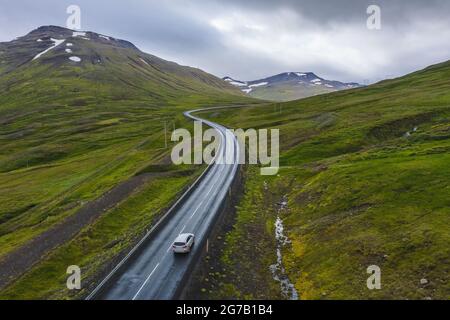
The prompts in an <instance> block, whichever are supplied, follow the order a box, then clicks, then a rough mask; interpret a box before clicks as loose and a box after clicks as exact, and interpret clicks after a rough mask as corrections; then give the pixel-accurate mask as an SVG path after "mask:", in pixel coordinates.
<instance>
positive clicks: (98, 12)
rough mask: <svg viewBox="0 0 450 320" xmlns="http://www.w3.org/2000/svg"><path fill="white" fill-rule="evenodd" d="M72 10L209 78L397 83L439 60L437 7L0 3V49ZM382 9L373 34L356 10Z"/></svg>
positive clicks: (406, 3)
mask: <svg viewBox="0 0 450 320" xmlns="http://www.w3.org/2000/svg"><path fill="white" fill-rule="evenodd" d="M70 4H77V5H79V6H80V7H81V10H82V29H84V30H92V31H96V32H99V33H103V34H107V35H111V36H114V37H118V38H123V39H127V40H130V41H132V42H134V43H135V44H136V45H137V46H138V47H140V48H141V49H142V50H144V51H146V52H149V53H152V54H155V55H159V56H161V57H162V58H166V59H170V60H174V61H176V62H179V63H182V64H187V65H192V66H196V67H199V68H202V69H204V70H206V71H208V72H211V73H214V74H216V75H218V76H224V75H231V76H234V77H236V78H241V79H254V78H259V77H264V76H267V75H270V74H273V73H278V72H283V71H291V70H292V71H314V72H316V73H318V74H319V75H321V76H324V77H328V78H334V79H338V80H346V81H351V80H355V81H363V80H364V79H371V80H372V81H373V80H376V79H378V78H384V77H386V76H387V75H394V76H395V75H400V74H403V73H406V72H410V71H413V70H415V69H418V68H422V67H425V66H427V65H429V64H432V63H436V62H439V61H441V60H446V59H448V57H449V52H450V44H449V42H448V41H447V39H449V38H450V23H449V19H448V15H449V14H450V1H447V0H429V1H422V0H378V1H377V0H372V1H367V0H339V1H336V0H328V1H323V0H322V1H317V0H316V1H312V0H311V1H306V0H278V1H268V0H246V1H243V0H242V1H239V0H227V1H218V0H204V1H193V0H191V1H189V0H168V1H156V0H153V1H148V0H147V1H144V0H130V1H120V2H119V1H107V0H98V1H92V0H91V1H88V0H78V1H76V0H70V1H66V0H55V1H50V0H41V1H32V0H23V1H20V2H19V1H8V2H5V1H3V2H2V4H1V10H0V41H9V40H11V39H13V38H14V37H17V36H21V35H23V34H25V33H27V32H29V31H30V30H32V29H34V28H36V27H38V26H40V25H49V24H56V25H62V26H64V25H65V21H66V18H67V14H66V8H67V6H68V5H70ZM370 4H377V5H379V6H380V7H381V9H382V29H381V30H379V31H370V30H368V29H367V28H366V19H367V14H366V9H367V7H368V5H370Z"/></svg>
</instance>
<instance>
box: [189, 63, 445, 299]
mask: <svg viewBox="0 0 450 320" xmlns="http://www.w3.org/2000/svg"><path fill="white" fill-rule="evenodd" d="M208 116H209V118H210V119H211V120H213V121H216V122H219V123H224V124H226V125H229V126H231V127H240V128H279V129H280V139H281V149H282V154H281V159H280V161H281V166H282V167H281V169H280V172H279V175H278V176H274V177H265V176H260V175H259V170H257V168H254V167H250V168H249V170H248V171H247V177H246V185H245V194H244V197H243V200H242V201H241V203H240V204H239V207H238V210H237V218H236V222H235V224H234V226H233V228H232V231H230V232H228V233H227V234H226V235H223V236H222V239H223V240H217V243H218V245H217V246H218V247H219V248H221V249H220V250H221V251H220V252H219V253H216V254H217V255H218V257H217V258H220V262H219V263H216V264H213V263H211V264H208V261H216V260H215V258H216V257H215V256H210V257H209V259H208V260H206V261H205V263H206V266H207V268H208V267H209V266H211V267H212V268H213V270H214V272H213V273H211V272H210V273H209V275H210V276H208V279H207V280H206V281H205V280H204V279H203V282H200V284H199V288H203V289H202V290H201V292H198V293H196V294H194V295H197V296H198V297H201V298H231V297H233V298H234V297H238V298H280V297H281V298H288V296H286V295H283V294H281V293H280V284H279V282H277V281H275V280H274V279H273V278H272V274H271V271H270V269H269V267H270V266H271V265H272V264H275V263H276V260H277V255H276V245H277V243H276V242H275V231H274V222H275V220H276V218H277V215H278V214H279V216H280V218H281V219H282V221H283V224H284V234H285V235H286V236H287V237H288V238H289V241H288V242H287V243H286V244H285V245H284V246H282V248H281V254H282V264H283V266H284V268H285V273H284V276H287V277H288V279H289V280H290V282H291V283H292V284H293V285H294V286H295V289H296V291H297V293H298V296H299V298H301V299H372V298H381V299H448V298H449V297H450V287H449V283H450V282H449V269H448V266H449V257H450V249H449V246H448V243H449V241H450V233H449V229H448V225H449V221H450V220H449V214H450V197H449V195H450V61H447V62H444V63H441V64H437V65H434V66H431V67H429V68H426V69H424V70H421V71H418V72H415V73H412V74H409V75H407V76H404V77H402V78H398V79H394V80H388V81H383V82H380V83H378V84H375V85H372V86H369V87H366V88H359V89H353V90H348V91H342V92H336V93H332V94H327V95H321V96H317V97H312V98H308V99H304V100H298V101H293V102H288V103H283V104H279V105H278V104H277V105H267V106H266V107H258V108H256V107H251V108H242V109H239V110H237V109H233V110H222V111H221V112H219V111H217V110H216V111H214V112H213V113H209V115H208ZM283 199H286V201H287V204H286V205H287V207H286V208H285V209H283V210H282V211H279V206H280V202H282V201H283ZM371 265H377V266H379V267H380V268H381V285H382V288H381V290H368V288H367V286H366V281H367V278H368V277H369V274H367V272H366V271H367V268H368V267H369V266H371Z"/></svg>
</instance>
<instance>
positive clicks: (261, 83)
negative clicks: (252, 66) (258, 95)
mask: <svg viewBox="0 0 450 320" xmlns="http://www.w3.org/2000/svg"><path fill="white" fill-rule="evenodd" d="M268 84H269V83H268V82H260V83H255V84H251V85H249V86H248V87H249V88H255V87H261V86H266V85H268Z"/></svg>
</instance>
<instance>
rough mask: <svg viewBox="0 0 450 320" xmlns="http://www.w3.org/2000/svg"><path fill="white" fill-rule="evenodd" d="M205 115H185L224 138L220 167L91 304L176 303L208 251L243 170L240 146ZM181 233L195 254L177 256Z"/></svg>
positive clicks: (109, 279)
mask: <svg viewBox="0 0 450 320" xmlns="http://www.w3.org/2000/svg"><path fill="white" fill-rule="evenodd" d="M202 110H206V109H198V110H193V111H188V112H185V113H184V114H185V116H187V117H189V118H191V119H193V120H197V121H203V123H205V124H206V125H208V126H210V127H212V128H214V129H215V130H217V131H218V132H219V134H220V137H221V138H220V145H219V150H218V152H217V155H216V158H215V161H214V162H213V163H212V164H211V165H210V166H211V167H210V168H209V170H208V171H207V172H206V173H204V176H203V178H202V180H200V181H199V183H198V184H197V187H196V188H195V190H193V192H192V193H190V194H189V195H187V198H186V199H183V204H182V205H181V206H180V207H179V209H178V210H177V211H176V212H174V213H173V215H172V216H171V217H170V219H169V220H168V222H167V223H165V224H164V225H163V226H162V227H161V228H160V229H159V230H158V231H157V233H156V234H155V235H154V236H153V237H152V238H151V239H150V240H149V241H144V242H142V244H140V247H139V249H138V250H136V252H135V254H133V255H131V256H129V257H127V258H126V261H125V260H124V261H123V262H121V264H122V266H121V267H120V268H116V270H113V272H112V273H111V274H110V275H108V277H107V278H106V279H105V280H103V282H102V283H101V284H100V285H99V286H98V287H97V288H96V290H94V291H93V293H92V294H91V295H90V296H89V297H88V299H100V300H139V299H172V298H174V297H175V295H176V293H177V289H178V288H179V286H180V285H181V283H182V281H183V279H184V276H185V275H186V273H187V272H189V270H190V269H191V267H192V266H193V264H194V263H195V262H196V261H195V260H196V255H195V253H196V251H198V250H204V244H205V241H206V237H207V235H208V232H209V231H210V229H211V227H212V225H213V222H214V221H215V219H214V218H216V216H217V215H218V213H219V208H220V205H221V203H222V200H223V199H224V198H225V197H226V194H227V192H228V190H229V188H230V186H231V184H232V181H233V178H234V176H235V175H236V172H237V169H238V156H239V144H238V142H237V139H236V137H235V136H234V134H233V133H232V132H230V131H229V130H227V128H225V127H223V126H221V125H219V124H216V123H214V122H210V121H207V120H203V119H200V118H198V117H196V116H194V115H192V113H194V112H197V111H202ZM180 233H194V234H195V237H196V243H195V245H194V247H193V248H192V251H191V252H190V253H189V254H185V255H175V254H174V253H173V252H172V250H171V245H172V243H173V240H174V239H175V238H176V236H177V235H178V234H180ZM197 256H198V255H197Z"/></svg>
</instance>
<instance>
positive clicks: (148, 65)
mask: <svg viewBox="0 0 450 320" xmlns="http://www.w3.org/2000/svg"><path fill="white" fill-rule="evenodd" d="M139 60H141V61H142V62H143V63H145V64H146V65H148V66H149V64H148V63H147V61H145V60H144V59H142V58H139Z"/></svg>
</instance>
